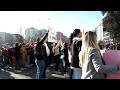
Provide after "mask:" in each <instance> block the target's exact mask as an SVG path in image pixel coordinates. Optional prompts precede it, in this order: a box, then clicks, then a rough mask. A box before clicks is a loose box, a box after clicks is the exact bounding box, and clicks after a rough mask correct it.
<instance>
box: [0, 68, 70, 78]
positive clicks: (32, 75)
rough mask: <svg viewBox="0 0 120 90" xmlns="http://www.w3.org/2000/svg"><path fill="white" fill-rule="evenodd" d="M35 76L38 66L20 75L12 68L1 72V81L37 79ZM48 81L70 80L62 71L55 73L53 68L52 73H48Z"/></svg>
mask: <svg viewBox="0 0 120 90" xmlns="http://www.w3.org/2000/svg"><path fill="white" fill-rule="evenodd" d="M61 68H62V67H61ZM60 70H61V69H60ZM35 75H36V66H31V67H29V68H27V69H25V70H24V71H22V72H19V73H18V72H15V70H14V68H10V67H9V68H7V69H1V70H0V79H35ZM46 79H69V77H68V76H67V77H65V76H64V74H63V73H62V71H59V72H54V68H53V66H51V67H50V72H46Z"/></svg>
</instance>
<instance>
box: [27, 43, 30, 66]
mask: <svg viewBox="0 0 120 90" xmlns="http://www.w3.org/2000/svg"><path fill="white" fill-rule="evenodd" d="M26 52H27V58H26V67H30V45H29V43H28V44H27V45H26Z"/></svg>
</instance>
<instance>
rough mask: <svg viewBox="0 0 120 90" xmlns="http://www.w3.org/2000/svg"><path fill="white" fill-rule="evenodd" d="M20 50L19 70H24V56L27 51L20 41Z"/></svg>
mask: <svg viewBox="0 0 120 90" xmlns="http://www.w3.org/2000/svg"><path fill="white" fill-rule="evenodd" d="M20 52H21V70H25V69H26V68H25V63H26V56H27V52H26V46H25V44H24V43H22V47H21V48H20Z"/></svg>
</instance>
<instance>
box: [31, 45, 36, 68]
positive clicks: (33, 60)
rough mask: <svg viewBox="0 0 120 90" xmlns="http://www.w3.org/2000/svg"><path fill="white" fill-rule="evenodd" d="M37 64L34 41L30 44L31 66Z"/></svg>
mask: <svg viewBox="0 0 120 90" xmlns="http://www.w3.org/2000/svg"><path fill="white" fill-rule="evenodd" d="M32 65H35V55H34V43H31V45H30V66H32Z"/></svg>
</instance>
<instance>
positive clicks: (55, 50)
mask: <svg viewBox="0 0 120 90" xmlns="http://www.w3.org/2000/svg"><path fill="white" fill-rule="evenodd" d="M60 44H61V39H60V41H59V42H58V43H53V53H54V57H55V72H58V70H59V64H60Z"/></svg>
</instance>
